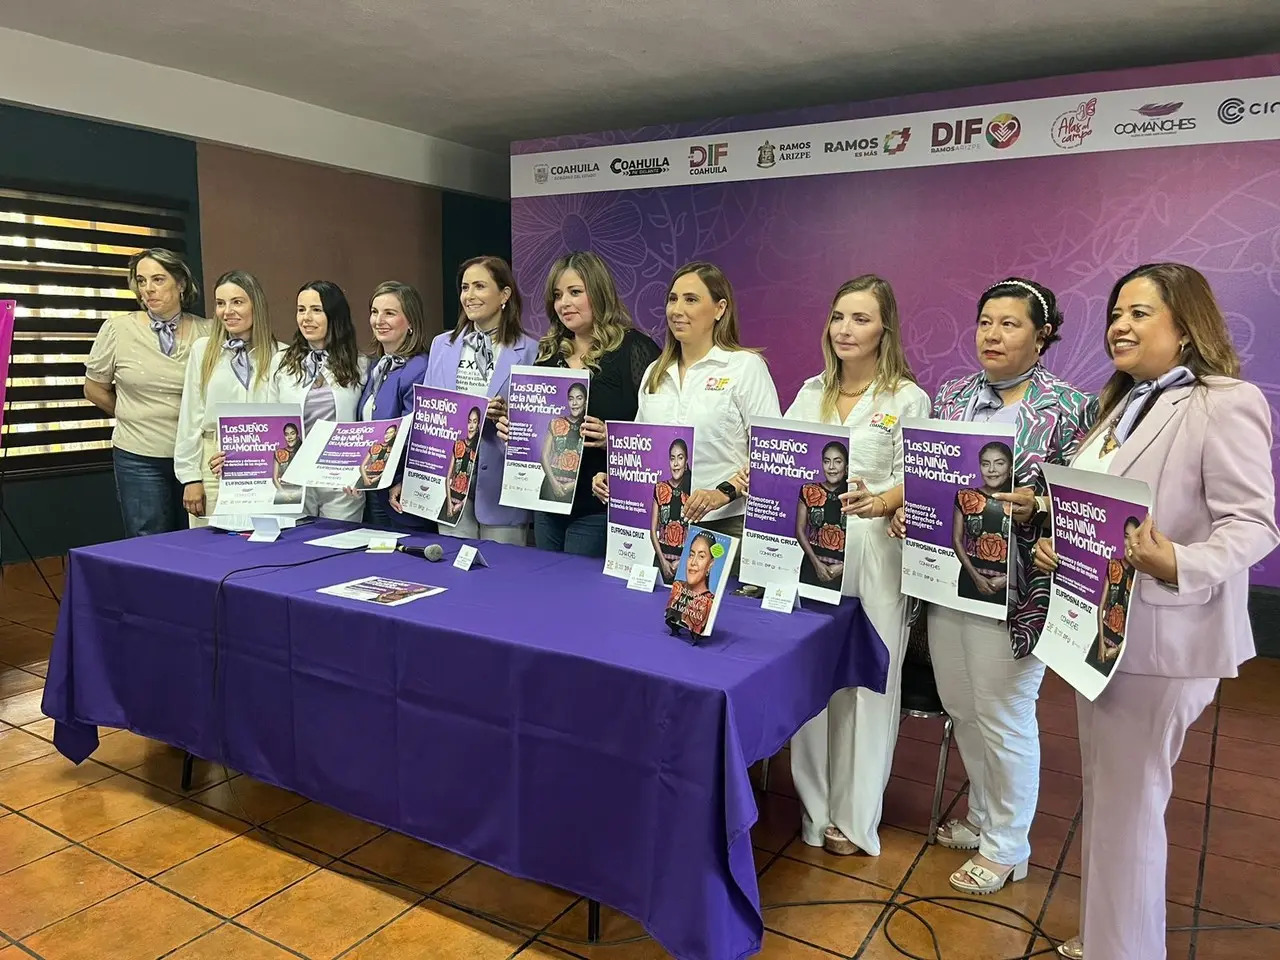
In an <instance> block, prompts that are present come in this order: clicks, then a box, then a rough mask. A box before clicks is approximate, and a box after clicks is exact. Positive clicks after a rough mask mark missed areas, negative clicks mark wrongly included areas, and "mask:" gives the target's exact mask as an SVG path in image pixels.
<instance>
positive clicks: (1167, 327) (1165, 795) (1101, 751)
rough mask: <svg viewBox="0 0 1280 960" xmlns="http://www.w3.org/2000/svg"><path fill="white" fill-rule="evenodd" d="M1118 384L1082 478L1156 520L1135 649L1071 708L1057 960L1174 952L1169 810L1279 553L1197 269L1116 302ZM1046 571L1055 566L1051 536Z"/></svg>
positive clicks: (1265, 476)
mask: <svg viewBox="0 0 1280 960" xmlns="http://www.w3.org/2000/svg"><path fill="white" fill-rule="evenodd" d="M1107 307H1108V311H1107V331H1106V340H1105V345H1106V350H1107V354H1108V355H1109V356H1110V357H1111V358H1112V362H1113V363H1114V364H1115V373H1114V374H1113V375H1112V377H1111V380H1110V381H1109V382H1108V383H1107V385H1106V387H1105V388H1104V389H1103V391H1102V396H1101V416H1100V418H1099V420H1098V425H1097V426H1096V427H1095V428H1094V430H1093V432H1092V433H1091V434H1090V435H1089V437H1088V439H1087V440H1086V441H1085V443H1084V444H1083V445H1082V446H1081V448H1080V451H1079V453H1078V454H1077V455H1076V456H1075V458H1074V459H1073V461H1072V464H1071V465H1072V466H1073V467H1076V468H1077V469H1083V470H1093V471H1097V472H1099V473H1108V474H1111V475H1112V476H1117V477H1132V478H1133V479H1135V480H1141V481H1143V482H1145V483H1146V484H1148V485H1149V487H1150V488H1151V495H1152V501H1151V502H1152V507H1151V515H1150V516H1149V517H1147V518H1146V520H1145V521H1144V522H1143V524H1142V525H1141V526H1140V527H1138V528H1137V529H1136V530H1132V531H1130V532H1129V533H1128V534H1127V535H1126V538H1125V558H1126V560H1128V562H1129V563H1130V564H1131V565H1132V566H1133V567H1134V569H1136V570H1137V572H1138V576H1137V579H1136V581H1135V585H1134V590H1133V594H1132V605H1131V607H1130V609H1129V624H1128V629H1127V630H1126V633H1125V647H1126V650H1125V653H1124V655H1123V656H1122V657H1121V659H1120V662H1119V663H1118V664H1117V665H1116V667H1115V670H1114V673H1113V675H1112V678H1111V681H1110V683H1109V685H1108V686H1107V688H1106V689H1105V690H1104V691H1103V692H1102V694H1101V695H1099V697H1098V698H1097V699H1096V700H1095V701H1093V702H1092V703H1091V702H1090V701H1088V700H1087V699H1085V698H1084V697H1082V696H1078V697H1077V698H1076V712H1077V714H1078V719H1079V725H1080V759H1081V766H1082V770H1083V774H1084V842H1083V845H1082V847H1081V853H1082V867H1081V887H1082V890H1081V901H1080V902H1081V909H1080V914H1081V916H1080V924H1081V928H1082V931H1083V937H1082V938H1081V939H1076V940H1073V941H1070V942H1068V943H1066V944H1063V945H1062V946H1061V947H1060V948H1059V953H1061V954H1062V955H1063V956H1064V957H1073V958H1079V957H1088V958H1090V960H1162V958H1163V957H1164V956H1165V871H1166V867H1167V860H1168V838H1167V837H1166V834H1165V808H1166V807H1167V806H1168V803H1169V797H1170V796H1171V794H1172V792H1173V766H1174V764H1175V763H1176V762H1177V759H1178V755H1179V753H1181V752H1182V744H1183V740H1184V739H1185V737H1186V733H1187V729H1188V728H1189V727H1190V726H1191V724H1192V723H1194V722H1195V720H1196V718H1197V717H1198V716H1199V715H1200V713H1201V712H1202V711H1203V710H1204V709H1205V707H1207V706H1208V705H1209V704H1210V703H1211V702H1212V701H1213V698H1214V695H1215V693H1216V692H1217V689H1218V683H1219V681H1220V679H1221V678H1223V677H1234V676H1236V674H1237V671H1238V668H1239V666H1240V664H1242V663H1244V662H1245V661H1246V660H1249V659H1250V658H1252V657H1253V656H1254V653H1255V651H1254V645H1253V631H1252V629H1251V627H1250V624H1249V568H1250V567H1251V566H1252V565H1253V564H1255V563H1258V562H1259V561H1260V560H1262V559H1263V558H1265V557H1266V556H1267V554H1269V553H1270V552H1271V551H1272V550H1273V549H1275V547H1276V545H1277V544H1278V543H1280V531H1278V530H1277V529H1276V523H1275V479H1274V477H1273V476H1272V467H1271V409H1270V407H1269V406H1268V404H1267V400H1266V398H1265V397H1264V396H1263V395H1262V391H1260V390H1259V389H1258V388H1257V387H1255V386H1254V385H1253V384H1251V383H1246V382H1245V381H1243V380H1241V379H1239V377H1240V359H1239V357H1238V356H1237V355H1236V351H1235V348H1234V346H1233V345H1232V343H1231V334H1230V333H1229V332H1228V330H1227V325H1226V322H1225V321H1224V320H1223V317H1222V312H1221V310H1219V308H1218V304H1217V302H1216V301H1215V300H1214V296H1213V291H1212V290H1211V289H1210V288H1209V284H1208V282H1207V281H1206V280H1205V278H1204V277H1203V276H1201V275H1200V273H1198V272H1197V271H1196V270H1194V269H1192V268H1191V267H1186V266H1182V265H1181V264H1174V263H1159V264H1151V265H1147V266H1143V267H1139V268H1138V269H1136V270H1134V271H1133V272H1132V273H1129V274H1128V275H1126V276H1124V277H1122V278H1121V279H1120V281H1119V282H1118V283H1116V285H1115V287H1114V288H1113V289H1112V291H1111V297H1110V300H1109V301H1108V304H1107ZM1035 557H1036V565H1037V566H1038V567H1039V568H1040V569H1042V570H1046V571H1049V570H1053V569H1054V568H1056V567H1057V557H1056V556H1055V555H1054V553H1053V550H1052V547H1051V544H1050V541H1049V540H1047V539H1044V540H1041V541H1040V542H1039V543H1038V544H1037V545H1036V555H1035Z"/></svg>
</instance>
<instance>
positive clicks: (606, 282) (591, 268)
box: [538, 250, 634, 372]
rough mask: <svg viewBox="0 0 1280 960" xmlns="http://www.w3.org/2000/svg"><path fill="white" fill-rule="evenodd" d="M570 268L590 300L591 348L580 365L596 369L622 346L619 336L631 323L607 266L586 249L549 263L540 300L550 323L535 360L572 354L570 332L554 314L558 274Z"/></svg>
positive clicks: (539, 343)
mask: <svg viewBox="0 0 1280 960" xmlns="http://www.w3.org/2000/svg"><path fill="white" fill-rule="evenodd" d="M569 270H572V271H574V273H576V274H577V275H578V276H579V277H581V278H582V285H583V287H585V288H586V291H587V299H588V300H589V301H590V302H591V347H590V349H589V350H587V352H586V353H585V354H584V355H583V357H582V365H583V366H584V367H587V368H589V369H591V370H595V371H597V372H599V370H600V358H601V357H603V356H604V355H605V354H606V353H612V352H613V351H614V350H617V349H618V347H620V346H622V338H623V337H624V336H626V333H627V331H628V330H630V329H632V327H633V326H634V324H633V323H632V322H631V314H629V313H627V308H626V307H624V306H623V305H622V298H621V297H619V296H618V287H617V285H616V284H615V283H614V282H613V274H612V273H610V272H609V265H608V264H606V263H605V262H604V260H602V259H601V258H600V257H599V256H597V255H596V254H594V253H592V252H591V251H589V250H578V251H575V252H573V253H569V254H566V255H565V256H563V257H561V258H560V259H559V260H557V261H556V262H555V263H553V264H552V265H551V270H550V272H548V273H547V287H546V290H545V291H544V295H543V300H544V303H545V306H546V310H547V320H548V321H549V322H550V324H551V326H550V327H549V328H548V329H547V332H546V333H544V334H543V335H542V338H541V339H540V340H538V363H545V362H546V361H548V360H550V359H551V358H552V357H560V358H561V359H563V360H565V361H568V359H569V357H571V356H572V355H573V334H572V333H571V332H570V331H569V328H568V327H566V326H565V325H564V323H563V322H562V321H561V319H560V317H559V315H558V314H557V313H556V287H557V286H558V285H559V283H560V277H561V276H562V275H563V274H564V273H565V272H566V271H569Z"/></svg>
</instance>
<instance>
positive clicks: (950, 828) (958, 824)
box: [937, 820, 982, 850]
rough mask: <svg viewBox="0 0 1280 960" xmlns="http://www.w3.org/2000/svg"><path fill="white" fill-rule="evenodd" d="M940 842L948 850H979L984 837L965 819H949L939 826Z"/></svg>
mask: <svg viewBox="0 0 1280 960" xmlns="http://www.w3.org/2000/svg"><path fill="white" fill-rule="evenodd" d="M937 836H938V843H940V844H942V845H943V846H944V847H946V848H947V849H948V850H977V849H978V843H979V842H980V841H981V839H982V837H981V836H980V835H979V834H978V831H977V830H974V829H973V827H971V826H969V824H968V823H966V822H965V821H963V820H948V821H947V822H946V823H944V824H943V825H942V826H941V827H939V828H938V834H937Z"/></svg>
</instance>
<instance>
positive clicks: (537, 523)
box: [533, 511, 609, 560]
mask: <svg viewBox="0 0 1280 960" xmlns="http://www.w3.org/2000/svg"><path fill="white" fill-rule="evenodd" d="M608 532H609V525H608V523H607V515H606V514H605V513H604V512H603V511H601V512H600V513H589V514H587V515H586V516H584V517H577V518H575V519H570V518H569V517H567V516H564V515H562V514H558V513H535V514H534V515H533V539H534V543H535V544H536V545H537V547H538V549H539V550H553V551H555V552H556V553H572V554H575V555H577V556H580V557H599V558H600V559H602V560H603V559H604V548H605V543H606V541H607V539H608Z"/></svg>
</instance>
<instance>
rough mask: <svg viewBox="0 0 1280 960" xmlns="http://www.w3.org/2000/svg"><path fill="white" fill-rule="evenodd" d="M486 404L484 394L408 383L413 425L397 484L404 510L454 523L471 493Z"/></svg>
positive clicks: (459, 516) (455, 523) (449, 523)
mask: <svg viewBox="0 0 1280 960" xmlns="http://www.w3.org/2000/svg"><path fill="white" fill-rule="evenodd" d="M485 409H486V402H485V400H484V398H483V397H479V398H478V397H476V396H473V395H472V394H469V393H461V392H459V391H456V390H441V389H439V388H437V387H424V386H422V385H421V384H418V385H416V386H415V387H414V388H413V426H412V427H410V429H409V446H408V449H407V451H406V452H405V458H404V484H403V486H402V487H401V488H400V506H401V507H403V508H404V512H405V513H411V514H413V515H414V516H418V517H426V518H427V519H429V520H438V521H439V522H440V523H443V524H445V525H446V526H450V527H452V526H456V525H457V523H458V520H459V519H460V518H461V517H462V508H463V507H464V506H465V505H466V503H467V497H468V496H470V494H471V480H472V478H473V477H474V476H475V469H476V463H477V461H478V459H479V456H480V431H481V429H482V428H483V427H484V416H485Z"/></svg>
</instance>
